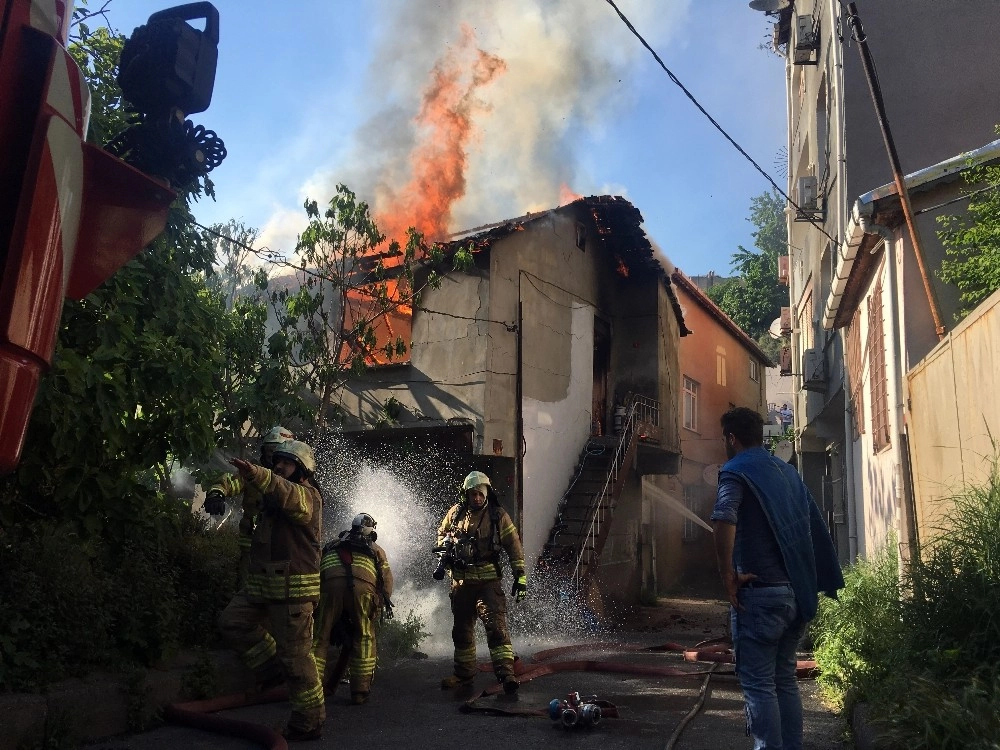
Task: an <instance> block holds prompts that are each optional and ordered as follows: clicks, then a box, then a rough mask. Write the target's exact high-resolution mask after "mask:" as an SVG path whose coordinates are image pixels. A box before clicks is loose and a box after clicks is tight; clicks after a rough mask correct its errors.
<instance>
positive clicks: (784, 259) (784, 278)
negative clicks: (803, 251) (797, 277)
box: [778, 255, 788, 286]
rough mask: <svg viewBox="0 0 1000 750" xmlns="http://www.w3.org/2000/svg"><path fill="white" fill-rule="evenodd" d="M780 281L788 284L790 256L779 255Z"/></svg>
mask: <svg viewBox="0 0 1000 750" xmlns="http://www.w3.org/2000/svg"><path fill="white" fill-rule="evenodd" d="M778 283H779V284H784V285H785V286H788V256H787V255H779V256H778Z"/></svg>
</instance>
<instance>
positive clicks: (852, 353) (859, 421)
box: [846, 310, 865, 440]
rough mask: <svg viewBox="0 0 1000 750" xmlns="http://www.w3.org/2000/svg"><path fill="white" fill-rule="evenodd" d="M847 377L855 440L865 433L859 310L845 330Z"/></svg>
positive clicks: (863, 364)
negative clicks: (849, 383) (849, 386)
mask: <svg viewBox="0 0 1000 750" xmlns="http://www.w3.org/2000/svg"><path fill="white" fill-rule="evenodd" d="M846 354H847V376H848V378H849V379H850V381H851V430H852V435H853V437H854V439H855V440H857V439H858V438H859V437H860V436H861V435H863V434H864V432H865V400H864V390H863V388H862V386H863V385H864V366H865V363H864V360H863V359H862V356H863V355H862V353H861V310H855V312H854V317H853V318H852V319H851V324H850V326H848V328H847V352H846Z"/></svg>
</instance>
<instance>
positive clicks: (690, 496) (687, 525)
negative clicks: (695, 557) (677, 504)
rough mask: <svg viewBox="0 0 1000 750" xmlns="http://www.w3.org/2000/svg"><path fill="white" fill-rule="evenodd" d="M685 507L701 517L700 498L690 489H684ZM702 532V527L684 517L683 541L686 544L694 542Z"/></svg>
mask: <svg viewBox="0 0 1000 750" xmlns="http://www.w3.org/2000/svg"><path fill="white" fill-rule="evenodd" d="M684 507H685V508H687V509H688V510H689V511H691V512H692V513H694V514H696V515H698V516H701V503H700V502H699V500H698V498H697V497H695V496H694V493H693V492H692V491H691V488H690V487H685V488H684ZM700 531H701V526H699V525H698V524H696V523H695V522H694V521H692V520H691V519H690V518H688V517H687V516H685V517H684V531H683V532H682V534H681V540H682V541H685V542H693V541H695V540H696V539H697V538H698V534H699V532H700Z"/></svg>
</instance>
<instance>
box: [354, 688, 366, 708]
mask: <svg viewBox="0 0 1000 750" xmlns="http://www.w3.org/2000/svg"><path fill="white" fill-rule="evenodd" d="M367 702H368V693H367V692H361V691H359V692H357V693H351V705H352V706H360V705H362V704H363V703H367Z"/></svg>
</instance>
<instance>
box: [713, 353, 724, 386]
mask: <svg viewBox="0 0 1000 750" xmlns="http://www.w3.org/2000/svg"><path fill="white" fill-rule="evenodd" d="M715 382H716V383H717V384H719V385H723V386H724V385H725V384H726V347H724V346H717V347H715Z"/></svg>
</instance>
